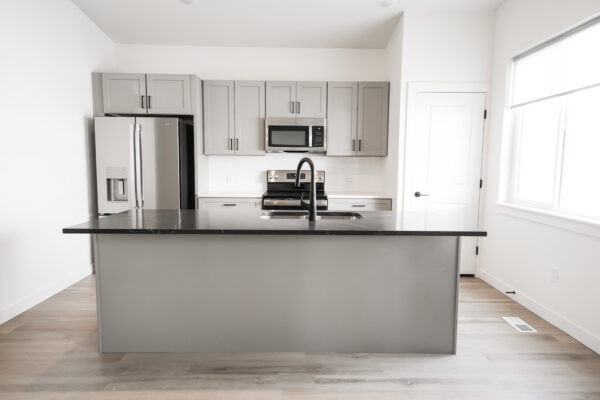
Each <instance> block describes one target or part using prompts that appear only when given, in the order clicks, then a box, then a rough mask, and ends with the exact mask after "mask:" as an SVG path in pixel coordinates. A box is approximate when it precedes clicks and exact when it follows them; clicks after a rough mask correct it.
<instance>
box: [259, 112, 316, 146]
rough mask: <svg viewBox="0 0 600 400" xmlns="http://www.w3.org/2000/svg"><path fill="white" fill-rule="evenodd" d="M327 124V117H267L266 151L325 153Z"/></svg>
mask: <svg viewBox="0 0 600 400" xmlns="http://www.w3.org/2000/svg"><path fill="white" fill-rule="evenodd" d="M326 125H327V124H326V120H325V118H267V119H266V121H265V151H267V152H269V153H276V152H284V151H285V152H290V153H293V152H298V153H307V152H308V153H325V152H326V151H327V126H326Z"/></svg>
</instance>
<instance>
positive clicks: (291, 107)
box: [290, 101, 294, 114]
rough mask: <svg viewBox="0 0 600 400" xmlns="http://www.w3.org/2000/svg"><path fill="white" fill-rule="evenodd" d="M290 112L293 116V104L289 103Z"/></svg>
mask: <svg viewBox="0 0 600 400" xmlns="http://www.w3.org/2000/svg"><path fill="white" fill-rule="evenodd" d="M290 112H291V113H292V114H293V113H294V102H293V101H290Z"/></svg>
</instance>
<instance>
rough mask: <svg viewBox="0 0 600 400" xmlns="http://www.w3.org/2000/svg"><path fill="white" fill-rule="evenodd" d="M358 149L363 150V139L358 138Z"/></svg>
mask: <svg viewBox="0 0 600 400" xmlns="http://www.w3.org/2000/svg"><path fill="white" fill-rule="evenodd" d="M358 151H362V139H358Z"/></svg>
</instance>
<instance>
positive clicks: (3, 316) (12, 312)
mask: <svg viewBox="0 0 600 400" xmlns="http://www.w3.org/2000/svg"><path fill="white" fill-rule="evenodd" d="M92 271H93V265H92V264H90V265H89V266H88V267H86V268H82V269H81V270H79V271H76V272H74V273H72V274H70V275H68V276H66V277H64V278H62V279H59V280H58V281H56V282H54V283H52V284H50V285H48V286H46V287H45V288H43V289H41V290H39V291H37V292H36V293H33V294H30V295H29V296H26V297H24V298H22V299H20V300H18V301H16V302H14V303H12V304H11V305H9V306H8V307H5V308H4V309H3V310H0V325H1V324H3V323H5V322H7V321H9V320H11V319H13V318H14V317H16V316H17V315H19V314H21V313H23V312H25V311H27V310H29V309H30V308H32V307H34V306H36V305H38V304H40V303H41V302H42V301H44V300H47V299H49V298H50V297H52V296H54V295H55V294H57V293H59V292H61V291H63V290H64V289H66V288H68V287H69V286H71V285H73V284H74V283H77V282H79V281H80V280H82V279H83V278H85V277H87V276H89V275H91V274H92Z"/></svg>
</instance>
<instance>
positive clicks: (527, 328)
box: [502, 317, 537, 333]
mask: <svg viewBox="0 0 600 400" xmlns="http://www.w3.org/2000/svg"><path fill="white" fill-rule="evenodd" d="M502 319H503V320H505V321H506V322H508V323H509V324H511V325H512V326H513V328H515V329H516V330H518V331H519V332H523V333H534V332H537V331H536V330H535V329H533V327H532V326H531V325H529V324H528V323H527V322H525V321H523V320H522V319H521V318H519V317H502Z"/></svg>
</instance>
